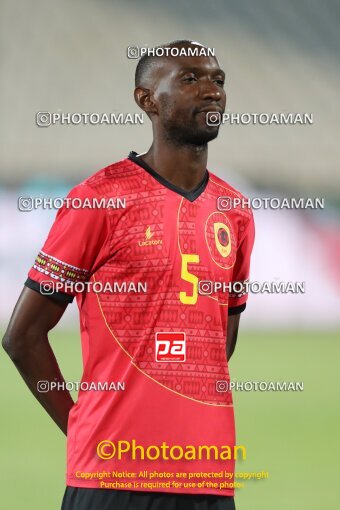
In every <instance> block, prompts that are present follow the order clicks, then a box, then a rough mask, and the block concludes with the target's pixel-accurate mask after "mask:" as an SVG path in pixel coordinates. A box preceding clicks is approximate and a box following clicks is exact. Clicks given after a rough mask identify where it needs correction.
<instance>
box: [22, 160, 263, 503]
mask: <svg viewBox="0 0 340 510" xmlns="http://www.w3.org/2000/svg"><path fill="white" fill-rule="evenodd" d="M221 196H222V197H229V198H230V199H233V198H235V197H238V198H240V197H242V195H241V194H240V193H239V192H237V191H235V190H234V189H233V188H232V187H231V186H229V185H228V184H227V183H226V182H224V181H223V180H221V179H220V178H218V177H217V176H215V175H214V174H212V173H211V172H208V171H206V174H205V176H204V179H203V181H202V182H201V183H200V185H199V186H198V187H197V188H196V189H195V190H193V191H190V192H186V191H183V190H182V189H180V188H178V187H176V186H174V185H173V184H171V183H170V182H168V181H167V180H165V179H164V178H163V177H161V176H160V175H159V174H157V173H156V172H155V171H154V170H153V169H151V168H150V167H149V166H148V165H146V164H145V163H144V162H143V161H141V159H140V158H138V156H137V154H136V153H133V152H132V153H130V155H129V158H126V159H123V160H122V161H119V162H118V163H115V164H113V165H110V166H108V167H106V168H104V169H102V170H100V171H99V172H97V173H96V174H94V175H93V176H91V177H90V178H88V179H86V180H85V181H84V182H83V183H81V184H80V185H78V186H76V187H75V188H73V190H72V191H71V192H70V194H69V195H68V198H69V199H70V200H71V199H77V200H78V202H79V201H84V203H85V201H86V202H87V207H84V208H78V207H77V208H75V207H66V206H64V207H63V208H62V209H60V210H59V211H58V214H57V216H56V219H55V222H54V224H53V226H52V228H51V231H50V233H49V235H48V238H47V240H46V242H45V244H44V246H43V248H42V250H41V252H40V253H39V255H38V257H37V258H36V261H35V263H34V265H33V267H32V269H31V270H30V272H29V275H28V276H29V278H28V280H27V282H26V285H27V286H28V287H30V288H32V289H34V290H37V291H40V292H41V282H54V283H55V282H58V292H55V293H54V294H55V298H56V299H64V300H66V301H72V299H73V297H74V296H76V299H77V303H78V307H79V311H80V326H81V340H82V352H83V365H84V371H83V376H82V383H88V385H87V386H86V388H85V389H82V387H81V389H80V391H79V395H78V400H77V402H76V403H75V405H74V407H73V408H72V410H71V412H70V415H69V421H68V435H67V485H70V486H75V487H93V488H100V487H102V488H118V489H123V490H124V489H129V490H142V491H148V490H154V491H165V492H177V493H195V494H197V493H204V494H218V495H233V494H234V490H233V487H232V482H233V478H232V477H231V478H228V477H227V478H226V475H225V473H233V472H234V460H233V457H232V458H231V459H229V460H228V459H226V458H225V457H223V458H221V456H220V451H221V449H223V447H224V446H225V445H227V446H229V447H230V448H233V446H234V445H235V431H234V413H233V403H232V396H231V393H230V391H229V390H228V388H227V383H228V382H229V372H228V364H227V357H226V334H227V322H228V314H229V315H230V314H233V313H239V312H241V311H242V310H243V309H244V308H245V303H246V300H247V295H246V294H245V293H242V292H241V293H240V294H231V293H230V292H228V289H226V288H225V287H223V286H222V284H228V283H230V282H235V281H237V282H241V281H244V280H246V279H247V278H248V276H249V262H250V254H251V250H252V246H253V241H254V222H253V216H252V213H251V210H250V209H247V208H241V207H235V208H232V209H230V210H228V211H221V210H219V207H218V200H219V197H221ZM89 200H92V201H96V202H95V203H96V204H97V206H96V207H88V202H89ZM103 201H104V202H105V204H106V206H105V207H99V206H98V204H99V203H101V204H103ZM85 283H87V284H90V283H91V284H92V287H90V286H87V287H84V286H85ZM80 284H81V285H83V287H81V285H80ZM108 288H109V290H108ZM105 382H106V383H109V384H110V383H112V382H115V385H116V388H114V389H112V388H110V389H102V391H100V389H99V390H98V389H97V388H96V389H93V385H92V388H91V383H94V384H97V385H98V384H99V383H101V384H102V388H103V387H104V383H105ZM118 383H119V384H118ZM117 385H118V386H119V389H117ZM82 386H85V385H84V384H82ZM111 386H112V385H111ZM88 388H90V389H88ZM86 389H88V391H86ZM98 445H99V446H98ZM162 445H163V446H162ZM139 446H140V447H141V448H139ZM205 447H207V448H205ZM210 447H211V448H210ZM143 448H144V451H143ZM189 451H190V452H191V453H190V452H189ZM188 452H189V453H188ZM199 452H200V453H201V455H199ZM216 452H218V453H216ZM143 457H144V458H143ZM150 457H151V458H150ZM89 473H90V474H89ZM91 473H92V474H91ZM152 473H153V475H152ZM178 473H179V474H180V475H181V476H182V478H181V477H180V476H179V475H178ZM190 473H191V474H190ZM205 473H219V474H218V475H216V477H215V478H213V477H212V475H209V474H208V475H206V476H205ZM189 475H190V476H189ZM222 475H223V476H222ZM176 476H177V478H176ZM214 476H215V475H214ZM228 476H230V475H228ZM185 481H186V483H185ZM151 482H152V483H153V484H152V483H151ZM203 482H204V483H203ZM222 482H229V485H228V484H227V485H224V486H223V488H220V487H222V485H221V486H220V485H219V484H220V483H222Z"/></svg>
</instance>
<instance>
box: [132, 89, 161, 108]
mask: <svg viewBox="0 0 340 510" xmlns="http://www.w3.org/2000/svg"><path fill="white" fill-rule="evenodd" d="M134 98H135V101H136V103H137V104H138V106H139V108H141V110H143V112H145V113H147V114H148V115H149V114H150V113H156V114H157V113H158V110H157V107H156V105H155V103H154V101H153V97H152V92H151V90H149V89H145V88H143V87H136V88H135V91H134Z"/></svg>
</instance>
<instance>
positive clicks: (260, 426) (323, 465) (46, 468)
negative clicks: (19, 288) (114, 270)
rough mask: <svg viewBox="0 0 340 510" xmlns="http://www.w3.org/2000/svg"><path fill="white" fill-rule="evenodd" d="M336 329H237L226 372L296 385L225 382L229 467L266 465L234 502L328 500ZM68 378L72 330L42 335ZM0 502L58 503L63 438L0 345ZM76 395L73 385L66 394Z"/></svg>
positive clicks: (303, 509) (331, 493)
mask: <svg viewBox="0 0 340 510" xmlns="http://www.w3.org/2000/svg"><path fill="white" fill-rule="evenodd" d="M339 337H340V335H339V333H306V332H303V333H300V332H299V333H294V332H291V333H289V332H282V331H281V332H272V333H268V332H266V333H258V332H256V333H250V332H243V331H242V329H241V331H240V334H239V340H238V346H237V349H236V352H235V354H234V357H233V358H232V360H231V362H230V372H231V378H232V380H234V381H302V382H303V383H304V391H303V392H286V393H283V392H259V391H257V392H254V391H251V392H245V391H244V392H239V391H238V392H234V403H235V411H236V424H237V443H238V444H242V445H245V446H246V449H247V459H246V460H245V461H242V462H239V463H238V465H237V471H267V472H268V473H269V478H268V479H265V480H250V481H248V482H246V483H245V487H244V488H242V489H239V490H237V492H236V505H237V510H274V509H275V510H287V508H289V510H295V509H296V510H319V509H320V508H329V509H333V508H336V506H337V505H336V503H335V501H336V500H338V497H337V495H336V492H337V484H338V479H337V476H336V469H337V463H338V462H337V457H336V449H337V446H338V443H339V441H338V435H339V416H340V409H339V377H338V375H337V374H338V373H339V359H340V342H339ZM51 340H52V344H53V348H54V349H55V352H56V355H57V358H58V362H59V365H60V367H61V370H62V372H63V373H64V375H65V379H66V380H67V381H78V380H80V376H81V354H80V340H79V336H78V334H77V333H69V334H65V333H62V332H60V333H58V332H54V333H53V334H52V335H51ZM0 370H1V375H2V388H1V392H0V395H1V411H2V413H1V415H2V420H1V423H2V433H1V443H2V444H1V478H0V479H1V508H4V509H6V510H22V508H25V510H60V504H61V499H62V496H63V493H64V483H65V482H64V480H65V456H66V443H65V438H64V436H63V434H62V433H61V432H59V429H58V428H57V427H56V425H54V423H53V422H52V421H51V420H50V418H49V417H48V415H47V414H46V413H45V411H44V410H43V409H42V408H40V406H39V404H38V403H37V402H36V401H35V399H34V397H33V396H32V395H31V393H30V392H29V390H28V389H27V388H26V387H25V384H24V382H23V381H22V380H21V378H20V376H19V374H17V372H16V369H15V367H14V365H12V363H11V361H10V360H9V358H7V355H6V354H5V352H4V351H2V352H1V355H0ZM74 398H75V395H74Z"/></svg>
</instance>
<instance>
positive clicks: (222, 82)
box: [215, 80, 225, 87]
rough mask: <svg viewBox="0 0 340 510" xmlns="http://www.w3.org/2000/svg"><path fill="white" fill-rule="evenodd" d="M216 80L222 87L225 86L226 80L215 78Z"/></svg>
mask: <svg viewBox="0 0 340 510" xmlns="http://www.w3.org/2000/svg"><path fill="white" fill-rule="evenodd" d="M215 82H216V83H217V85H219V86H220V87H224V83H225V82H224V80H215Z"/></svg>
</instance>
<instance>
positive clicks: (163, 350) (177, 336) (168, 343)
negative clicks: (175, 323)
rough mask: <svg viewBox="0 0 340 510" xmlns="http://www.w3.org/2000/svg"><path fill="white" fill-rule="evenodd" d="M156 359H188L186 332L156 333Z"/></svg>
mask: <svg viewBox="0 0 340 510" xmlns="http://www.w3.org/2000/svg"><path fill="white" fill-rule="evenodd" d="M155 350H156V361H157V362H167V363H169V362H176V363H183V362H184V361H185V360H186V339H185V333H177V332H176V333H173V332H167V333H165V332H159V333H156V347H155Z"/></svg>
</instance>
